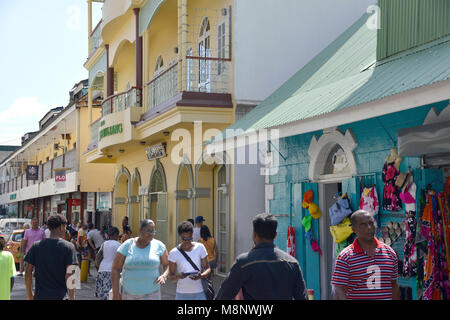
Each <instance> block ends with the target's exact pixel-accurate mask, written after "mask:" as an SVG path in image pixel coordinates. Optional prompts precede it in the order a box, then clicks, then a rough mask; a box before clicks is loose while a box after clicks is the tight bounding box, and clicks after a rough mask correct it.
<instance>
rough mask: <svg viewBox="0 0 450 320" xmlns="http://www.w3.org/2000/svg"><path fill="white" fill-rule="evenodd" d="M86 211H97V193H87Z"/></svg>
mask: <svg viewBox="0 0 450 320" xmlns="http://www.w3.org/2000/svg"><path fill="white" fill-rule="evenodd" d="M86 210H87V211H91V212H93V211H95V192H88V193H87V204H86Z"/></svg>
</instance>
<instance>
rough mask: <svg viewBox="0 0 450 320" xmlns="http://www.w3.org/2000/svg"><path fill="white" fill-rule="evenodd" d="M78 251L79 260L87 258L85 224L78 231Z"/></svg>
mask: <svg viewBox="0 0 450 320" xmlns="http://www.w3.org/2000/svg"><path fill="white" fill-rule="evenodd" d="M77 243H78V249H79V250H80V252H81V258H82V259H85V258H86V257H88V243H87V224H83V225H82V226H81V228H80V229H79V230H78V234H77Z"/></svg>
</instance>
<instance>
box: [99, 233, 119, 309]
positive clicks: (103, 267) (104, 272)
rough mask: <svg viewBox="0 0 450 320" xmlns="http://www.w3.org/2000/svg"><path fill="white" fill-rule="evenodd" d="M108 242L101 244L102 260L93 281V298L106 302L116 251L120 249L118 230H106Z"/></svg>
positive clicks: (110, 285)
mask: <svg viewBox="0 0 450 320" xmlns="http://www.w3.org/2000/svg"><path fill="white" fill-rule="evenodd" d="M108 234H109V240H106V241H105V242H103V245H102V247H101V249H100V250H102V252H103V253H102V254H103V259H102V260H101V262H100V266H99V268H98V273H97V279H96V280H95V296H96V297H97V298H99V299H102V300H108V296H109V291H110V290H111V288H112V284H111V269H112V264H113V260H114V256H115V255H116V252H117V249H118V248H119V247H120V242H119V241H117V240H118V239H119V229H117V228H116V227H111V228H110V229H109V230H108Z"/></svg>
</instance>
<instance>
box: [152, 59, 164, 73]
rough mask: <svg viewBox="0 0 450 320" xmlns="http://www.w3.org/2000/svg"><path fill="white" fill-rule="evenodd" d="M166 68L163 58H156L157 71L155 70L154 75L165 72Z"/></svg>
mask: <svg viewBox="0 0 450 320" xmlns="http://www.w3.org/2000/svg"><path fill="white" fill-rule="evenodd" d="M163 68H164V60H163V58H162V57H161V56H158V58H156V64H155V70H154V75H155V76H156V75H158V74H159V73H160V72H161V71H163Z"/></svg>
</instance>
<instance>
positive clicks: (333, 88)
mask: <svg viewBox="0 0 450 320" xmlns="http://www.w3.org/2000/svg"><path fill="white" fill-rule="evenodd" d="M369 16H370V15H368V14H365V15H363V16H362V17H361V18H360V19H359V20H358V21H357V22H356V23H355V24H353V25H352V26H351V27H350V28H349V29H347V30H346V31H345V32H344V33H343V34H342V35H341V36H340V37H339V38H338V39H336V40H335V41H334V42H333V43H331V44H330V45H329V46H328V47H327V48H326V49H325V50H323V51H322V52H321V53H319V54H318V55H317V56H316V57H315V58H314V59H313V60H312V61H311V62H309V63H308V64H307V65H306V66H304V67H303V68H302V69H301V70H300V71H298V72H297V73H296V74H295V75H294V76H292V77H291V78H290V79H289V80H288V81H286V82H285V83H284V84H283V85H282V86H281V87H280V88H279V89H277V90H276V91H275V92H274V93H273V94H272V95H270V96H269V97H268V98H267V99H266V100H264V101H263V102H262V103H261V104H259V105H258V106H257V107H256V108H255V109H253V110H252V111H251V112H249V113H248V114H247V115H245V116H244V117H243V118H241V119H240V120H238V121H237V122H235V123H234V124H233V125H232V126H231V127H229V129H243V130H244V131H251V130H259V129H263V128H270V127H275V126H280V125H284V124H287V123H289V122H294V121H298V120H304V119H308V118H312V117H315V116H319V115H323V114H326V113H329V112H332V111H337V110H341V109H345V108H348V107H351V106H356V105H359V104H363V103H367V102H371V101H375V100H379V99H382V98H385V97H387V96H391V95H394V94H398V93H401V92H404V91H407V90H410V89H414V88H418V87H421V86H424V85H430V84H432V83H435V82H438V81H442V80H445V79H448V78H449V77H450V36H447V37H444V38H441V39H438V40H436V41H433V42H430V43H428V44H425V45H422V46H420V47H416V48H413V49H410V50H407V51H404V52H402V53H400V54H398V55H395V56H393V57H391V58H389V59H386V60H383V61H379V62H377V63H375V62H376V46H377V31H376V30H371V29H369V28H368V27H367V26H366V21H367V19H368V18H369Z"/></svg>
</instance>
